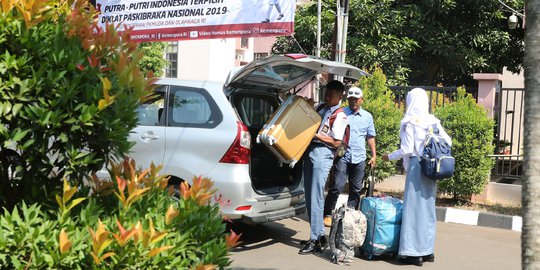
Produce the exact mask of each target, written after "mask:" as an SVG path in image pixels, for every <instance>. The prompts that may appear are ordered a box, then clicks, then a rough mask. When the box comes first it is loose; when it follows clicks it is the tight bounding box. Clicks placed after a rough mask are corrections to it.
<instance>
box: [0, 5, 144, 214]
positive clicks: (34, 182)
mask: <svg viewBox="0 0 540 270" xmlns="http://www.w3.org/2000/svg"><path fill="white" fill-rule="evenodd" d="M81 2H83V1H77V2H75V5H76V6H74V7H72V4H73V2H72V1H67V0H64V1H35V2H24V1H21V0H18V1H17V0H16V1H8V2H2V6H1V8H2V9H1V12H0V25H2V28H1V32H0V52H1V54H0V82H1V83H0V161H1V163H0V165H1V166H0V177H1V178H0V184H1V185H2V186H1V189H0V205H3V206H8V207H11V206H13V205H14V204H15V203H16V202H17V201H19V200H25V201H26V202H34V201H40V200H47V199H50V198H51V196H50V195H51V193H54V192H57V191H58V189H59V188H60V187H61V186H62V181H61V180H62V179H63V178H64V177H68V176H69V179H70V180H72V181H74V182H78V181H82V179H83V176H84V175H87V174H88V173H89V172H90V171H96V170H98V169H100V168H101V167H102V166H103V164H104V162H105V161H106V160H107V159H108V158H109V157H111V156H113V157H114V156H116V157H120V156H122V155H123V154H124V153H127V151H128V150H129V148H130V147H131V143H129V142H128V140H127V138H128V135H129V132H130V130H131V129H133V128H134V127H135V125H136V122H137V116H136V114H135V109H136V108H137V106H138V104H139V102H140V101H141V100H144V99H145V97H147V96H148V95H150V94H151V91H150V90H151V86H150V85H151V84H152V80H145V78H144V76H143V75H142V74H141V72H140V71H139V69H138V63H139V59H140V55H139V54H137V53H136V47H137V44H136V43H133V42H129V41H128V34H129V32H128V31H126V32H124V33H121V34H118V33H116V31H115V29H114V27H112V26H111V27H109V28H108V29H107V30H106V31H96V30H95V29H97V21H95V20H94V18H93V17H92V16H94V15H95V13H94V12H95V11H94V9H93V8H92V7H89V6H88V4H86V3H85V4H81ZM23 3H24V4H23Z"/></svg>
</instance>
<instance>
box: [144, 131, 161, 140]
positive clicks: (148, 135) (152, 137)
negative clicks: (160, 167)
mask: <svg viewBox="0 0 540 270" xmlns="http://www.w3.org/2000/svg"><path fill="white" fill-rule="evenodd" d="M157 139H159V135H155V134H154V133H153V132H152V131H148V132H145V133H143V134H141V140H143V141H145V142H148V141H154V140H157Z"/></svg>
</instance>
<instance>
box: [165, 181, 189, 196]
mask: <svg viewBox="0 0 540 270" xmlns="http://www.w3.org/2000/svg"><path fill="white" fill-rule="evenodd" d="M182 182H185V180H184V179H181V178H178V177H176V176H171V178H170V179H169V182H168V183H167V189H168V188H170V187H172V188H173V191H174V194H173V196H172V197H175V198H176V199H180V183H182Z"/></svg>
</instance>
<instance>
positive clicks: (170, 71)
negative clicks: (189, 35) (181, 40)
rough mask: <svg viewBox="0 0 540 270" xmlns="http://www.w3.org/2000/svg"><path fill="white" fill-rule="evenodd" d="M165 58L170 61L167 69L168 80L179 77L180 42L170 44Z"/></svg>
mask: <svg viewBox="0 0 540 270" xmlns="http://www.w3.org/2000/svg"><path fill="white" fill-rule="evenodd" d="M165 58H166V59H167V61H169V66H168V67H167V68H166V69H165V77H166V78H177V77H178V42H169V43H168V44H167V51H166V54H165Z"/></svg>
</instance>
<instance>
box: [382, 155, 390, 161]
mask: <svg viewBox="0 0 540 270" xmlns="http://www.w3.org/2000/svg"><path fill="white" fill-rule="evenodd" d="M382 160H384V161H389V160H390V159H388V154H384V155H382Z"/></svg>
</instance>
